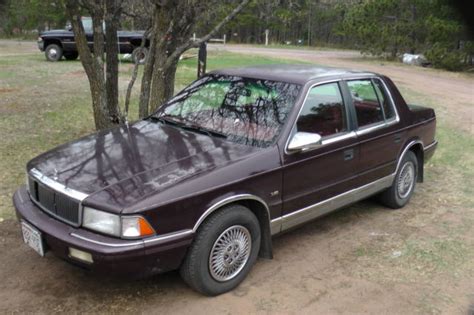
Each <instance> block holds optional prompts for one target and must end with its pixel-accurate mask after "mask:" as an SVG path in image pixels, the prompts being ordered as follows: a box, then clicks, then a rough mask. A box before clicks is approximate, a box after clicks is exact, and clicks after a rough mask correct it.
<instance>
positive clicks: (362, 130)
mask: <svg viewBox="0 0 474 315" xmlns="http://www.w3.org/2000/svg"><path fill="white" fill-rule="evenodd" d="M363 80H368V81H370V83H371V84H372V87H373V88H374V93H375V95H376V97H377V102H378V103H379V105H380V108H381V110H382V115H383V121H379V122H376V123H373V124H370V125H365V126H362V127H359V124H358V121H357V112H356V110H355V106H354V101H353V98H352V94H351V93H350V89H349V85H348V82H349V81H363ZM374 80H378V81H380V82H382V89H383V90H382V93H385V96H386V97H388V99H387V101H388V103H389V106H391V107H392V109H393V111H394V113H395V115H394V116H393V117H392V118H389V119H387V118H386V115H385V110H384V108H383V104H382V103H381V102H380V96H379V95H378V93H377V90H376V89H375V83H374ZM343 83H344V85H345V87H346V88H347V91H348V92H349V96H350V99H349V101H348V102H349V103H350V107H351V109H352V115H353V118H354V119H353V123H354V126H355V129H354V130H355V133H356V135H357V136H360V135H364V134H367V133H370V132H373V131H376V130H379V129H383V128H387V127H389V126H391V125H394V124H396V123H398V122H399V121H400V116H399V114H398V110H397V107H396V106H395V102H394V100H393V96H392V93H391V92H390V90H389V88H388V86H387V84H386V83H385V81H384V80H383V79H382V78H380V77H378V76H372V77H357V78H350V79H345V80H343Z"/></svg>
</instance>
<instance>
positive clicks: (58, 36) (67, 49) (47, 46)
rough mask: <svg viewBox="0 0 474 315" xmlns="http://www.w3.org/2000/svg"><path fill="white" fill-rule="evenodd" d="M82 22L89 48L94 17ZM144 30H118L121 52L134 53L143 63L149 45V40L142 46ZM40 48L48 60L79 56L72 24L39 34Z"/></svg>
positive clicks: (69, 58)
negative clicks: (61, 28)
mask: <svg viewBox="0 0 474 315" xmlns="http://www.w3.org/2000/svg"><path fill="white" fill-rule="evenodd" d="M82 24H83V26H84V30H85V33H86V37H87V43H88V45H89V48H90V49H91V50H92V48H93V42H94V39H93V32H92V19H91V18H90V17H82ZM143 33H144V31H134V32H129V31H119V32H117V37H118V45H119V52H120V53H121V54H132V58H133V61H134V62H135V61H138V62H140V63H143V62H144V61H145V59H146V56H147V53H148V47H149V41H148V40H147V41H146V43H145V47H144V48H140V44H141V41H142V38H143ZM38 48H39V50H41V51H44V53H45V56H46V60H48V61H59V60H61V58H62V57H63V56H64V58H66V59H67V60H75V59H77V57H78V56H79V53H78V51H77V46H76V41H75V39H74V33H73V31H72V28H71V27H70V26H66V28H65V29H63V30H50V31H44V32H41V33H40V34H39V37H38Z"/></svg>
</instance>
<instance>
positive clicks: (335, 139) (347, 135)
mask: <svg viewBox="0 0 474 315" xmlns="http://www.w3.org/2000/svg"><path fill="white" fill-rule="evenodd" d="M356 136H357V135H356V133H355V132H354V131H351V132H348V133H344V134H342V135H340V136H336V137H332V138H327V139H323V141H322V142H321V145H327V144H331V143H335V142H338V141H342V140H346V139H351V138H355V137H356Z"/></svg>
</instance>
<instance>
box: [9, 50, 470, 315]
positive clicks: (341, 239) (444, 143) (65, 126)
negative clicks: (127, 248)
mask: <svg viewBox="0 0 474 315" xmlns="http://www.w3.org/2000/svg"><path fill="white" fill-rule="evenodd" d="M0 49H1V47H0ZM12 51H14V50H12ZM360 62H366V61H364V60H362V61H360ZM274 63H275V64H280V63H294V61H288V60H282V59H274V58H273V59H272V58H267V57H258V56H251V55H241V54H233V53H228V52H222V51H221V52H210V53H209V62H208V69H209V70H212V69H216V68H224V67H235V66H243V65H253V64H274ZM369 63H370V64H371V65H373V64H374V62H373V61H368V63H367V64H369ZM391 67H396V65H391ZM131 71H132V64H130V63H126V62H123V63H122V64H121V66H120V89H121V92H122V96H121V102H122V103H123V98H122V97H123V94H124V93H123V92H124V91H125V88H126V85H127V83H128V79H129V77H130V74H131ZM195 76H196V60H195V59H194V58H193V59H186V60H184V61H182V62H181V63H180V65H179V69H178V72H177V79H176V90H180V89H181V88H183V87H184V86H185V85H187V84H188V83H190V82H191V81H192V80H194V79H195ZM399 86H400V85H399ZM400 87H401V92H402V94H403V95H404V97H405V98H406V99H407V100H408V102H409V103H414V104H423V105H427V106H431V107H434V108H435V110H436V112H437V117H438V120H437V123H438V126H437V135H436V138H437V140H438V141H439V146H438V149H437V151H436V154H435V155H434V157H433V159H432V160H430V161H429V162H428V163H427V164H426V166H425V167H426V177H425V183H423V184H421V185H418V186H417V188H416V193H415V196H414V198H413V199H412V200H411V201H410V204H409V205H408V206H407V207H406V208H405V209H403V210H401V211H394V212H390V211H388V212H387V210H386V209H383V207H381V206H380V205H379V204H377V203H374V202H371V201H366V202H362V203H358V204H356V205H353V206H351V207H350V208H348V209H345V210H344V211H340V212H338V213H335V214H333V215H331V216H329V217H327V218H325V219H322V220H318V221H317V222H315V223H313V224H308V225H306V226H304V227H302V229H300V230H298V231H295V232H291V233H289V235H286V236H283V237H281V238H280V239H279V240H278V241H276V242H275V247H276V249H275V253H276V259H275V260H273V261H271V262H262V263H259V264H257V266H256V271H255V272H253V273H252V274H251V276H250V278H249V280H247V281H246V282H245V284H244V289H243V291H242V290H241V291H237V293H236V295H226V296H224V297H223V299H224V300H222V299H220V300H219V298H216V299H210V300H205V301H203V300H200V299H197V298H196V296H194V295H193V293H190V292H189V291H186V289H183V288H182V287H179V286H177V285H176V284H175V283H176V282H177V281H178V280H173V281H174V282H173V281H171V282H172V284H171V285H170V284H169V282H170V281H169V280H166V279H169V278H165V284H164V286H163V285H162V287H159V286H160V284H159V283H158V284H156V283H155V282H153V281H150V282H144V283H143V282H140V283H138V284H134V285H131V286H129V284H128V283H127V284H126V285H121V284H120V283H119V284H116V283H114V284H113V285H110V286H109V289H110V290H111V291H113V292H114V296H113V297H114V298H115V301H116V303H115V304H116V305H115V306H114V307H117V306H120V305H121V304H120V303H122V302H121V301H125V302H123V303H127V305H126V306H127V307H128V308H129V309H130V310H143V308H142V307H143V305H148V303H149V301H153V300H154V301H155V302H156V303H155V305H160V306H162V307H166V305H168V308H167V309H165V310H168V311H176V310H182V311H184V310H186V309H187V307H190V308H195V307H196V305H198V303H201V304H199V305H207V306H208V307H212V306H214V307H217V308H215V309H216V310H219V309H221V308H219V307H220V306H221V304H220V303H222V301H223V302H225V303H230V304H233V305H240V303H241V302H242V301H244V302H245V303H244V304H245V307H248V309H249V310H250V311H258V310H267V311H269V312H284V311H285V307H287V308H286V309H288V307H289V305H290V306H293V307H294V308H293V309H297V307H299V306H300V305H299V304H298V306H296V305H295V303H299V302H298V301H300V299H301V301H302V302H304V303H306V302H308V301H313V300H314V299H315V295H316V293H318V292H320V293H321V294H320V296H319V295H318V297H317V299H319V300H317V301H318V303H320V304H321V305H323V306H325V305H327V308H326V309H324V308H322V310H323V311H322V312H324V310H327V309H329V310H334V309H337V308H334V307H336V306H337V305H339V304H341V305H342V304H343V303H342V302H341V303H340V302H339V301H346V302H347V303H346V304H347V305H352V304H350V303H351V302H352V301H353V300H357V301H359V303H360V304H354V305H355V308H353V309H351V308H350V306H349V309H346V311H348V312H357V311H358V310H364V308H358V307H362V306H360V305H371V307H372V308H371V309H372V310H384V311H387V310H388V311H390V310H392V311H393V307H399V309H400V312H401V313H403V310H412V311H413V313H421V314H440V313H453V312H455V311H459V310H465V309H466V307H467V306H466V305H467V303H469V302H466V301H469V300H470V301H471V303H472V302H474V295H473V293H474V286H473V283H474V229H473V227H474V211H473V210H474V137H473V135H472V134H470V133H468V132H464V131H461V130H460V128H458V126H457V122H456V120H455V119H452V117H453V115H452V113H453V112H455V109H453V108H450V107H447V106H446V105H444V104H443V102H440V101H439V98H435V97H433V95H428V94H426V93H420V92H417V91H415V90H414V89H411V88H409V87H407V86H406V85H405V86H400ZM137 91H139V87H138V86H136V87H135V89H134V94H133V100H132V107H131V118H132V119H136V117H137V115H136V112H137V93H138V92H137ZM433 92H436V91H433ZM452 97H453V98H455V97H456V95H452ZM470 105H474V104H470ZM91 132H94V123H93V120H92V111H91V105H90V95H89V87H88V82H87V79H86V77H85V74H84V72H83V69H82V66H81V64H80V62H79V61H75V62H66V61H63V62H59V63H48V62H46V61H45V60H44V56H43V55H41V54H39V53H31V54H27V53H25V54H15V53H11V54H10V53H9V54H8V55H6V56H1V57H0V222H1V221H4V220H8V219H11V218H12V217H13V213H14V212H13V206H12V202H11V197H12V194H13V193H14V191H15V189H17V187H18V186H19V185H21V184H23V183H24V181H25V164H26V162H27V161H28V160H29V159H31V158H33V157H34V156H36V155H37V154H39V153H42V152H44V151H46V150H48V149H51V148H53V147H54V146H56V145H59V144H62V143H64V142H67V141H70V140H73V139H75V138H78V137H80V136H82V135H85V134H88V133H91ZM6 225H7V224H5V223H4V224H3V225H0V231H1V230H2V229H4V230H7V227H6ZM3 235H7V236H8V235H9V234H7V233H6V234H3ZM1 240H2V239H1V237H0V241H1ZM9 242H11V244H17V243H18V244H19V242H20V241H19V236H17V235H15V237H11V240H10V241H9ZM15 242H16V243H15ZM1 244H2V243H1V242H0V245H1ZM5 244H6V243H5ZM8 244H9V245H8V246H11V245H10V243H8ZM9 248H10V247H9ZM22 250H23V249H22ZM25 252H27V253H29V251H28V249H24V251H19V250H18V252H15V253H16V255H18V257H26V256H25V255H26V254H25ZM18 257H16V258H15V257H13V258H11V260H7V259H10V258H8V257H6V256H5V261H6V262H5V263H4V264H5V266H8V267H6V268H7V269H5V270H7V271H8V270H12V271H13V272H18V270H26V269H28V268H30V266H29V265H27V264H26V263H25V264H23V265H25V266H23V265H22V264H17V263H18V259H23V258H18ZM28 257H29V256H28ZM295 257H296V258H295ZM46 263H48V264H49V265H48V266H50V265H51V264H54V262H52V260H49V261H47V262H46ZM46 263H44V264H46ZM0 264H3V262H2V261H1V260H0ZM52 266H53V267H51V268H53V269H54V270H58V269H59V270H63V269H60V268H62V267H58V266H57V265H52ZM8 268H9V269H8ZM31 268H33V267H31ZM28 270H29V269H28ZM7 271H5V274H4V275H3V276H5V275H10V273H11V272H10V273H8V272H7ZM316 271H317V273H316ZM48 272H52V270H49V271H48V270H46V271H45V273H44V274H41V273H39V274H38V276H37V277H33V278H32V280H30V279H29V280H28V281H33V282H35V281H36V282H35V283H36V285H37V288H41V285H42V284H43V283H45V281H46V283H49V285H55V286H57V287H59V288H61V289H62V288H64V287H67V286H68V285H70V286H71V288H72V289H71V290H72V291H71V292H75V293H71V294H74V297H71V298H70V299H71V300H62V302H61V303H62V304H60V307H61V308H60V309H66V310H68V309H69V310H71V307H73V310H74V311H76V312H77V311H78V310H81V308H80V307H81V306H83V305H84V304H82V299H81V298H78V299H77V300H76V296H78V297H79V296H82V294H84V295H85V296H86V298H87V299H88V301H89V303H90V304H91V305H89V306H88V307H89V308H82V310H84V311H87V310H89V311H90V310H98V309H99V308H97V305H99V306H100V305H102V306H103V307H104V309H105V310H108V311H113V310H114V309H113V308H109V306H108V305H103V304H101V303H103V301H102V300H101V297H104V296H103V295H101V294H102V293H101V292H102V291H103V288H102V284H99V285H96V284H95V283H92V284H91V282H87V281H90V280H84V281H86V282H81V281H83V280H82V278H81V277H82V274H81V275H78V274H75V273H74V272H71V271H70V270H68V271H67V272H65V271H64V270H63V273H62V275H64V277H66V279H68V280H67V281H66V280H65V282H67V283H59V284H58V283H57V282H54V283H52V280H48V279H49V278H51V277H50V275H49V273H48ZM20 273H21V272H20ZM270 274H271V275H272V277H269V276H268V275H270ZM315 274H317V278H316V280H314V279H313V280H312V281H310V280H311V279H310V278H308V277H309V276H312V277H315ZM0 275H2V273H1V270H0ZM266 275H267V276H266ZM305 275H306V276H305ZM15 279H16V278H15ZM308 279H309V280H308ZM25 281H26V280H25ZM48 281H49V282H48ZM166 281H168V283H166ZM5 283H7V284H6V285H5V286H4V288H5V292H4V293H2V290H0V299H1V297H2V294H5V296H7V297H8V296H10V295H14V294H15V292H21V293H19V297H18V299H20V300H22V301H23V303H25V304H27V305H29V307H31V308H30V310H32V309H33V307H36V305H37V304H38V303H37V302H38V301H33V300H32V301H33V302H34V303H33V302H31V303H30V304H31V305H30V304H28V303H29V302H28V301H27V300H28V294H29V293H31V291H32V292H33V293H34V296H39V295H38V294H39V293H38V292H40V291H42V290H40V289H38V290H37V291H35V289H31V290H29V289H25V288H23V287H21V286H16V287H15V286H12V285H10V286H9V285H8V283H15V282H14V280H11V279H10V282H8V281H7V282H5ZM71 283H74V285H72V284H71ZM40 284H41V285H40ZM106 285H107V284H106ZM166 285H168V287H169V286H171V287H172V290H174V291H177V292H179V294H175V292H172V294H171V295H170V296H172V299H169V297H170V296H168V299H167V296H166V295H163V294H162V295H156V293H155V292H156V290H157V286H158V287H159V290H163V291H165V292H168V291H167V290H168V287H167V286H166ZM278 285H280V287H278ZM286 285H288V286H289V287H291V288H292V290H286V289H285V288H286ZM85 286H87V287H88V290H89V289H90V292H92V293H84V291H83V288H84V287H85ZM281 286H283V287H281ZM17 287H18V288H19V289H18V288H17ZM1 288H2V285H1V284H0V289H1ZM276 288H277V289H276ZM278 288H279V289H280V291H279V290H278ZM349 289H350V290H352V291H347V290H349ZM28 290H29V291H28ZM7 291H11V292H12V293H10V295H8V293H7ZM135 291H139V292H141V293H140V294H138V295H137V294H135ZM306 291H308V292H306ZM24 292H26V293H25V294H24V295H22V294H23V293H24ZM242 292H244V293H243V295H242V296H243V298H242V296H241V295H239V294H241V293H242ZM247 292H249V293H248V294H249V295H248V296H247V297H246V298H245V294H247ZM348 292H350V293H348ZM367 292H368V293H367ZM366 293H367V295H364V294H366ZM318 294H319V293H318ZM359 294H360V295H362V296H364V297H366V298H367V296H368V295H369V296H370V298H372V297H373V300H372V301H371V302H367V303H366V301H365V300H364V299H363V298H362V300H361V299H360V298H359ZM378 295H380V301H379V296H378ZM96 296H97V297H98V298H97V299H96ZM351 298H353V299H351ZM348 300H349V301H348ZM11 301H14V300H11ZM71 301H72V306H70V304H69V303H70V302H71ZM180 301H181V302H180ZM280 301H285V302H284V303H281V302H280ZM9 303H10V304H7V306H6V307H5V308H4V310H6V311H7V312H11V311H12V310H15V309H17V308H16V307H17V306H15V305H16V304H15V303H14V302H9ZM51 303H52V304H51V305H56V304H57V301H56V298H55V299H54V301H53V302H51ZM225 303H224V304H225ZM308 303H309V302H308ZM325 303H326V304H325ZM383 303H387V307H389V308H390V307H392V308H391V309H387V308H384V305H383ZM379 304H380V305H379ZM152 305H153V303H152V304H150V307H151V306H152ZM249 305H250V306H249ZM308 305H310V304H308ZM318 305H319V304H318ZM1 306H2V305H1V302H0V313H1V310H2V307H1ZM377 306H380V307H379V308H377ZM18 309H22V308H21V307H20V308H18ZM26 309H28V308H26ZM47 309H48V308H47V305H46V306H45V308H44V309H43V310H47ZM102 309H103V308H102V307H101V308H100V310H102ZM35 310H36V309H35ZM305 310H306V311H308V310H314V309H312V308H311V307H310V308H306V309H305ZM115 311H116V309H115ZM373 313H375V311H374V312H373ZM394 313H397V312H396V311H395V312H394Z"/></svg>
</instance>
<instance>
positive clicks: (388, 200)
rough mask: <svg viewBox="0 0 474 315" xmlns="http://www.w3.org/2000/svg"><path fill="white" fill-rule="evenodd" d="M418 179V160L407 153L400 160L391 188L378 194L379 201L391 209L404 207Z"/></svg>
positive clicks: (412, 154)
mask: <svg viewBox="0 0 474 315" xmlns="http://www.w3.org/2000/svg"><path fill="white" fill-rule="evenodd" d="M417 177H418V160H417V158H416V155H415V153H413V152H412V151H408V152H407V153H406V154H405V155H404V156H403V158H402V161H401V163H400V168H399V170H398V172H397V174H396V175H395V180H394V181H393V184H392V186H391V187H390V188H389V189H387V190H386V191H384V192H383V193H381V194H380V201H381V202H382V203H383V204H384V205H386V206H388V207H390V208H393V209H398V208H402V207H404V206H405V205H406V204H407V203H408V201H410V198H411V196H412V195H413V191H414V190H415V186H416V180H417Z"/></svg>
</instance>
